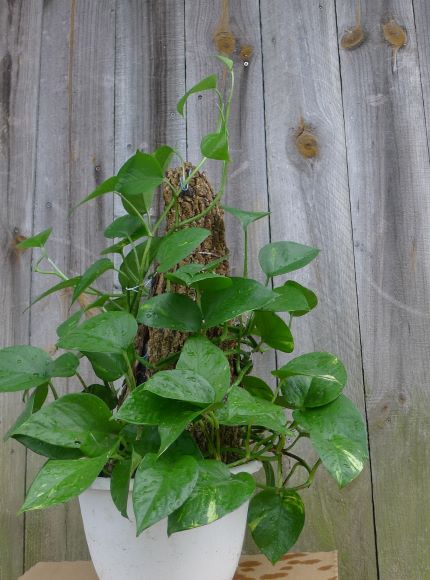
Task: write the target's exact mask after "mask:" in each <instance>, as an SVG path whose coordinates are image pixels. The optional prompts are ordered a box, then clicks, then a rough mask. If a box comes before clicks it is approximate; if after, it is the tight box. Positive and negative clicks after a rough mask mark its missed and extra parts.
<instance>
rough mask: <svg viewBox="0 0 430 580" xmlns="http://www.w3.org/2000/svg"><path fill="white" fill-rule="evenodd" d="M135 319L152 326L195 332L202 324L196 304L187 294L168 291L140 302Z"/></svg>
mask: <svg viewBox="0 0 430 580" xmlns="http://www.w3.org/2000/svg"><path fill="white" fill-rule="evenodd" d="M137 320H138V322H140V323H141V324H145V325H146V326H149V327H152V328H170V329H172V330H181V331H183V332H197V331H198V330H200V327H201V325H202V314H201V312H200V308H199V307H198V306H197V304H196V303H195V302H194V301H193V300H192V299H191V298H189V297H188V296H185V295H183V294H174V293H172V292H168V293H166V294H160V295H159V296H154V297H153V298H150V299H149V300H147V301H146V302H145V303H144V304H142V305H141V306H140V308H139V313H138V316H137Z"/></svg>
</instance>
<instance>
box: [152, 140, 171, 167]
mask: <svg viewBox="0 0 430 580" xmlns="http://www.w3.org/2000/svg"><path fill="white" fill-rule="evenodd" d="M174 153H175V150H174V149H172V148H171V147H169V145H161V146H160V147H158V149H156V150H155V151H154V153H153V154H152V155H153V156H154V157H155V159H156V160H157V161H158V164H159V165H160V167H161V169H162V170H163V171H165V170H166V169H167V166H168V165H169V163H170V160H171V159H172V156H173V154H174Z"/></svg>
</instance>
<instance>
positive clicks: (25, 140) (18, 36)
mask: <svg viewBox="0 0 430 580" xmlns="http://www.w3.org/2000/svg"><path fill="white" fill-rule="evenodd" d="M42 4H43V2H42V1H40V0H36V1H28V2H27V1H22V2H13V3H11V2H6V1H2V2H0V68H1V70H0V206H1V210H0V272H1V273H0V279H1V284H0V326H1V336H0V345H1V347H4V346H10V345H13V344H28V341H29V338H30V315H29V312H28V311H27V312H25V313H24V314H23V310H24V309H25V307H26V305H27V304H28V300H29V297H30V281H31V276H30V272H31V254H28V253H22V252H20V251H18V250H16V248H15V239H16V236H19V235H26V236H28V235H31V234H32V220H33V199H34V171H35V164H36V129H37V103H38V88H39V62H40V37H41V26H42V18H41V17H42ZM21 396H22V393H16V394H14V395H11V394H6V395H4V396H1V397H0V439H1V440H2V444H1V446H0V466H1V469H0V490H1V491H0V579H1V580H11V579H12V578H17V577H18V576H19V575H20V574H21V573H22V571H23V547H24V517H23V516H19V517H18V516H17V515H16V514H17V511H18V509H19V508H20V507H21V505H22V502H23V498H24V493H25V455H26V454H25V450H24V448H22V447H21V446H20V445H18V444H16V443H14V442H11V441H8V442H7V443H3V435H4V434H5V432H6V431H7V429H8V428H9V427H11V425H12V423H13V421H14V420H15V418H16V416H17V415H18V414H19V413H20V411H21V407H22V405H21Z"/></svg>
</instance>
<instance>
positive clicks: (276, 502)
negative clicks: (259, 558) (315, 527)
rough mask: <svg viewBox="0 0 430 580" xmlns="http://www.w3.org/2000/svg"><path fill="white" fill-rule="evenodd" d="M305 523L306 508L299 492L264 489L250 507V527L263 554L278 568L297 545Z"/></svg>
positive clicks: (254, 498)
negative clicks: (283, 557)
mask: <svg viewBox="0 0 430 580" xmlns="http://www.w3.org/2000/svg"><path fill="white" fill-rule="evenodd" d="M304 523H305V506H304V505H303V502H302V499H301V498H300V496H299V494H298V493H297V492H296V491H292V490H288V489H276V488H273V489H265V490H263V491H261V492H260V493H258V494H257V495H255V496H254V497H253V498H252V499H251V502H250V504H249V512H248V526H249V529H250V530H251V534H252V537H253V539H254V541H255V543H256V544H257V546H258V547H259V549H260V550H261V551H262V552H263V554H264V555H265V556H266V557H267V558H268V559H269V560H270V561H271V562H272V564H276V562H278V560H280V559H281V558H282V556H283V555H284V554H286V553H287V552H288V551H289V550H290V549H291V548H292V547H293V546H294V544H295V543H296V541H297V539H298V537H299V536H300V533H301V531H302V529H303V525H304Z"/></svg>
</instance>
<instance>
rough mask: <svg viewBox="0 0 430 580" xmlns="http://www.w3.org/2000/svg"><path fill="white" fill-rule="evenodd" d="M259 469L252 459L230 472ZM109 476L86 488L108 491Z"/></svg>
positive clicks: (96, 480)
mask: <svg viewBox="0 0 430 580" xmlns="http://www.w3.org/2000/svg"><path fill="white" fill-rule="evenodd" d="M260 469H261V461H257V460H253V461H249V462H248V463H243V464H242V465H236V466H235V467H232V468H231V469H230V471H231V473H233V474H235V473H250V474H251V475H253V474H254V473H257V471H259V470H260ZM110 482H111V478H110V477H97V478H96V479H95V480H94V481H93V483H92V484H91V486H90V487H89V488H88V490H93V491H110ZM132 489H133V481H130V487H129V491H132Z"/></svg>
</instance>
